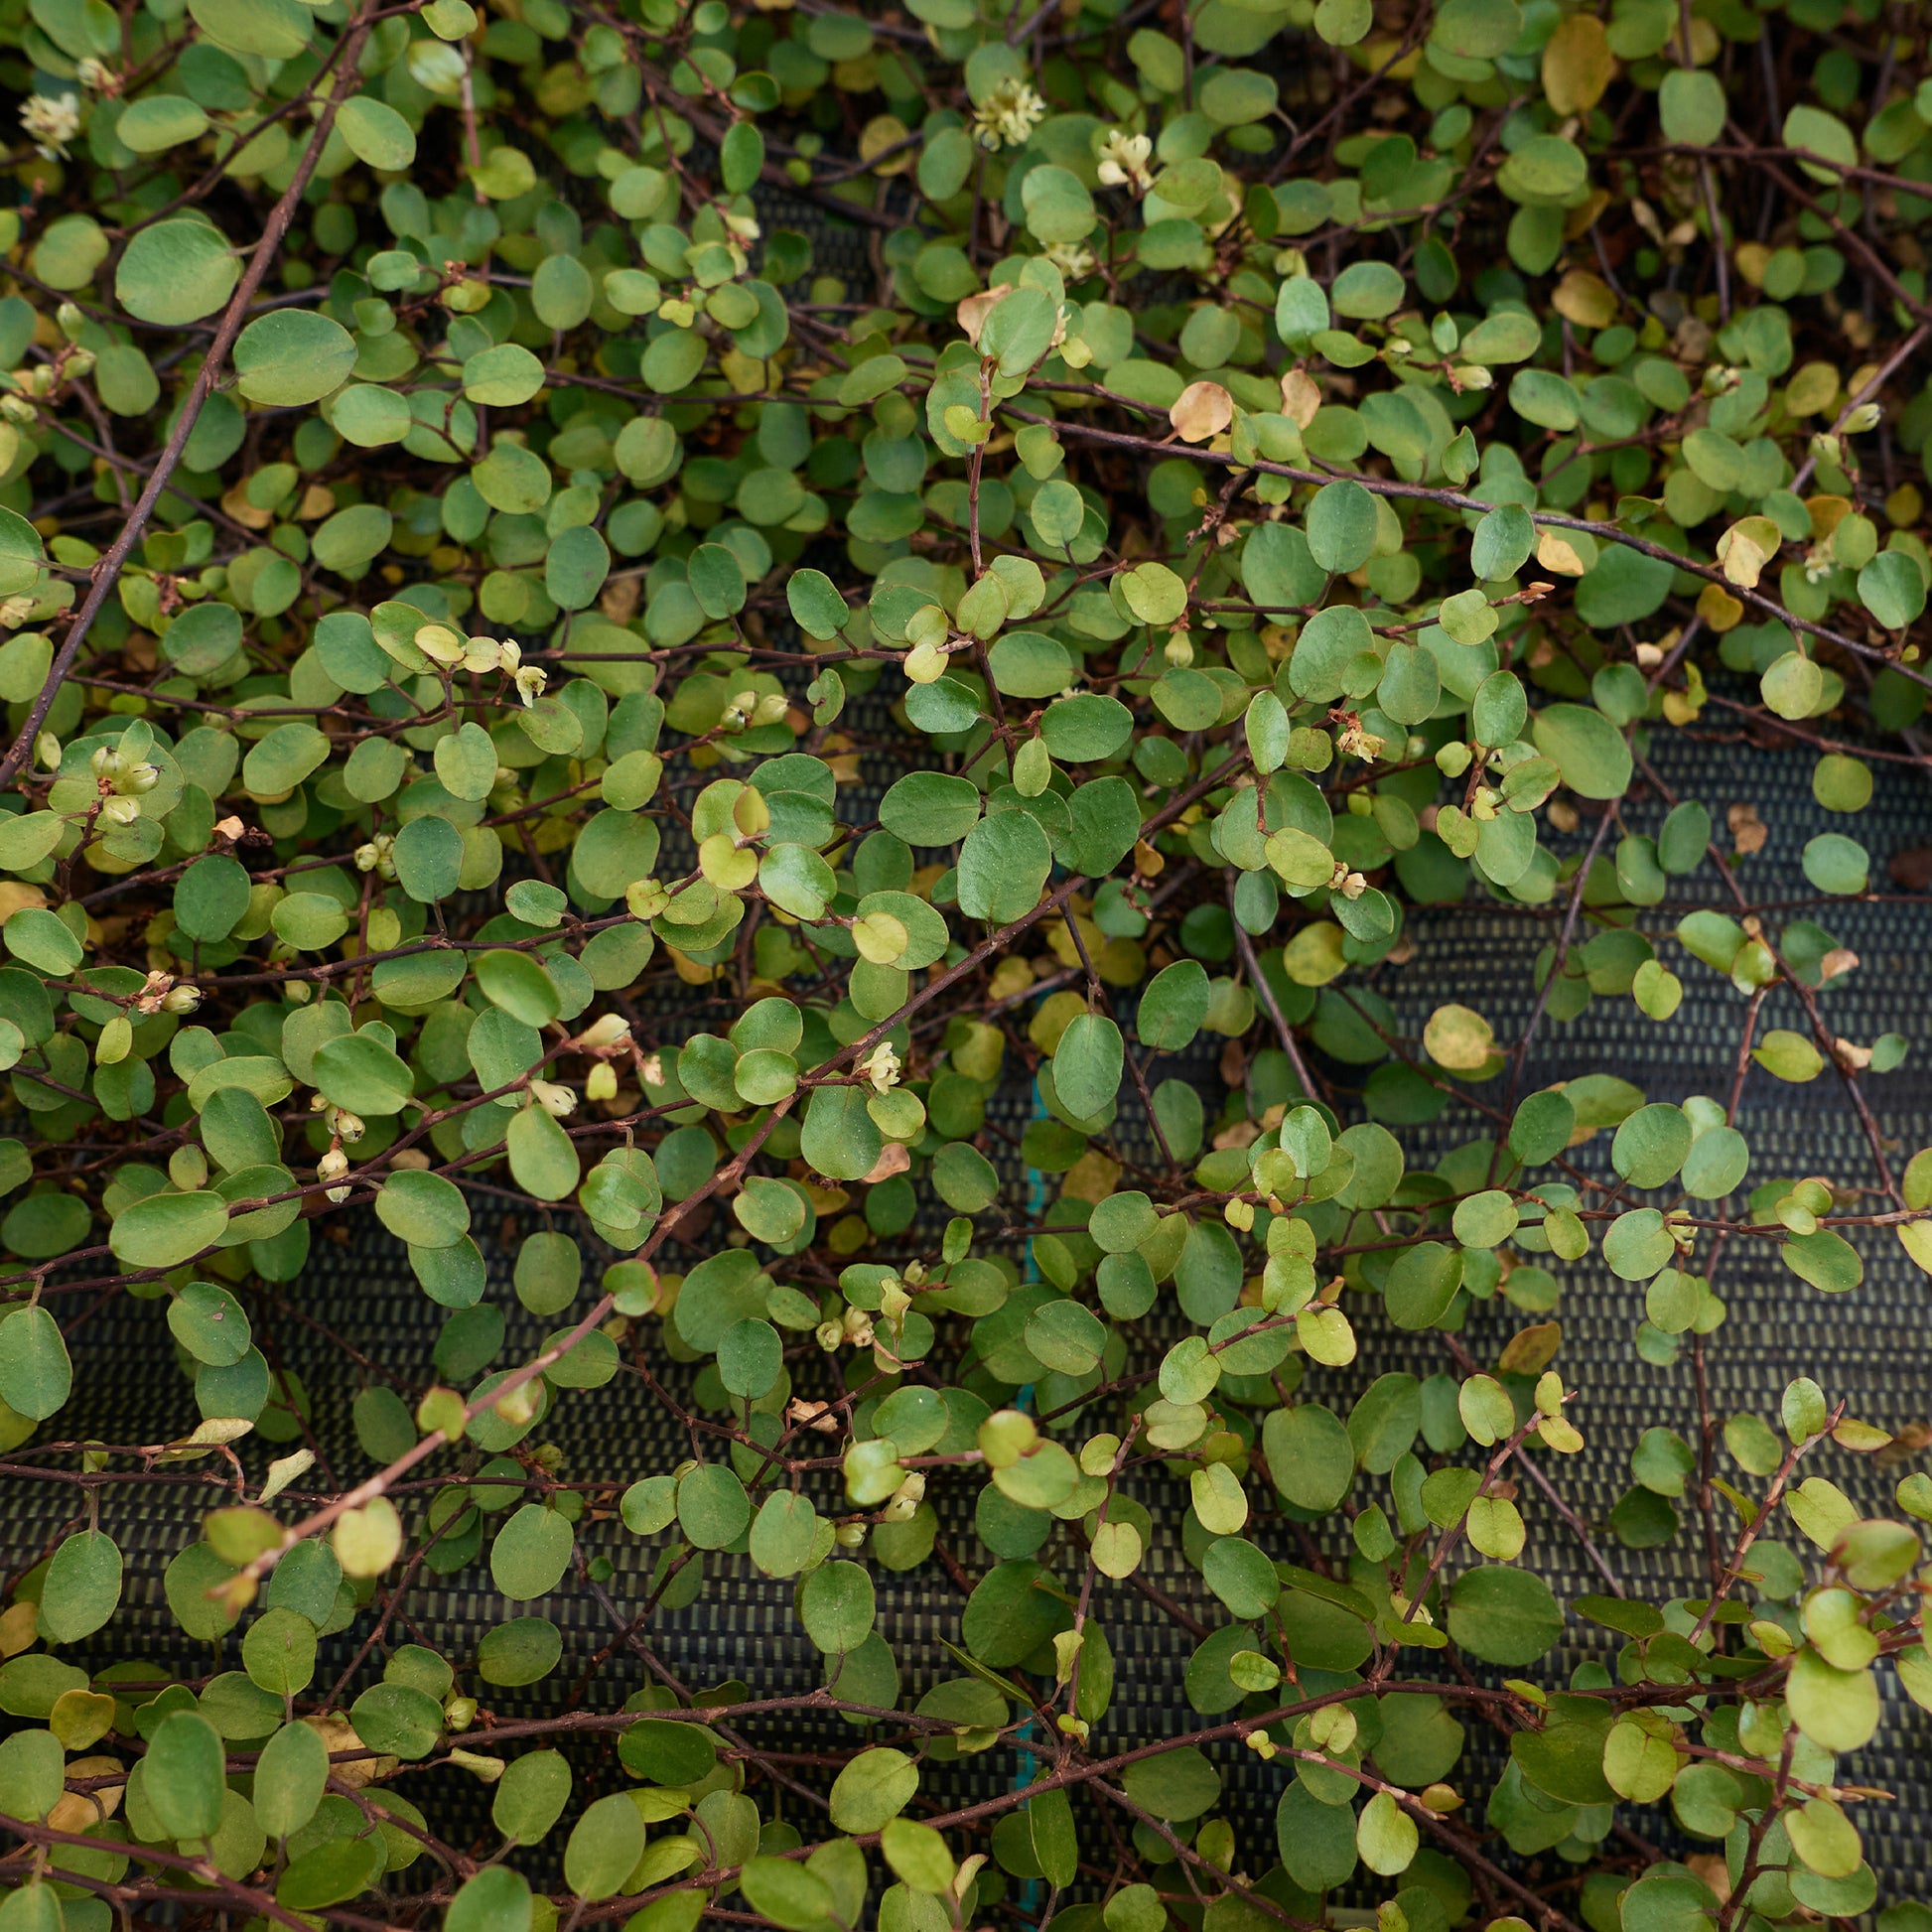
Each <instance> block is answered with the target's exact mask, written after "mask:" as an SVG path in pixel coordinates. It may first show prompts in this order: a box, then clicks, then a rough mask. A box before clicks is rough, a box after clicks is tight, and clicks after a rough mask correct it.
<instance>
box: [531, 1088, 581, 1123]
mask: <svg viewBox="0 0 1932 1932" xmlns="http://www.w3.org/2000/svg"><path fill="white" fill-rule="evenodd" d="M530 1097H531V1098H532V1099H533V1100H534V1101H535V1102H536V1103H537V1105H538V1106H539V1107H541V1108H542V1109H543V1111H544V1112H545V1113H546V1114H548V1115H550V1116H551V1118H552V1119H553V1120H562V1119H563V1117H564V1116H565V1115H566V1114H568V1113H572V1112H574V1111H575V1110H576V1107H577V1093H576V1089H575V1088H573V1087H566V1086H560V1085H559V1084H558V1083H557V1082H556V1081H555V1080H532V1081H531V1082H530Z"/></svg>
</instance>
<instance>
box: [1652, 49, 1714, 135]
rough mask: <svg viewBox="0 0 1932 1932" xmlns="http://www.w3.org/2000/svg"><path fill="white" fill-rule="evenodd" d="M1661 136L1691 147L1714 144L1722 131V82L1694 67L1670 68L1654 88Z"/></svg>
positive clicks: (1711, 74)
mask: <svg viewBox="0 0 1932 1932" xmlns="http://www.w3.org/2000/svg"><path fill="white" fill-rule="evenodd" d="M1657 107H1658V112H1659V113H1660V115H1661V116H1662V119H1663V123H1664V138H1665V140H1667V141H1681V142H1683V143H1685V144H1686V145H1687V146H1690V147H1694V148H1709V147H1714V146H1715V145H1716V144H1717V141H1718V137H1719V136H1720V135H1721V134H1723V133H1724V131H1725V90H1724V83H1723V82H1722V81H1721V80H1720V79H1719V78H1718V76H1717V75H1716V74H1715V73H1710V72H1706V71H1704V70H1702V69H1697V68H1674V69H1672V70H1671V71H1670V72H1669V73H1667V74H1665V76H1664V84H1663V85H1662V86H1661V87H1660V88H1659V89H1658V91H1657Z"/></svg>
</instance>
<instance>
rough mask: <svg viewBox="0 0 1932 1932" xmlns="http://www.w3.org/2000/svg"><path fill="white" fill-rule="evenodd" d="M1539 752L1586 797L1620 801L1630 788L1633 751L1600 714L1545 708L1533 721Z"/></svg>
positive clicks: (1572, 708) (1568, 707) (1581, 709)
mask: <svg viewBox="0 0 1932 1932" xmlns="http://www.w3.org/2000/svg"><path fill="white" fill-rule="evenodd" d="M1530 735H1531V738H1532V739H1533V741H1534V742H1535V745H1536V749H1537V750H1538V751H1539V752H1541V753H1542V754H1543V755H1544V756H1545V757H1546V758H1549V759H1555V760H1556V764H1557V768H1558V770H1560V771H1561V772H1562V773H1563V781H1564V783H1565V784H1567V785H1568V786H1569V787H1570V788H1571V790H1572V791H1574V792H1577V793H1578V794H1579V795H1580V796H1582V797H1585V798H1620V797H1622V795H1623V793H1624V792H1625V791H1626V790H1627V789H1628V788H1629V784H1630V773H1631V761H1630V748H1629V746H1628V745H1627V744H1625V743H1624V739H1623V734H1622V733H1621V732H1619V731H1618V730H1617V728H1616V727H1615V726H1614V725H1612V724H1611V723H1610V721H1609V720H1608V719H1607V718H1605V717H1604V716H1603V714H1602V713H1601V712H1600V711H1595V710H1591V709H1590V708H1589V707H1587V706H1585V705H1577V704H1552V705H1545V706H1544V707H1543V709H1542V710H1541V711H1539V712H1537V713H1536V715H1535V717H1534V718H1533V719H1532V720H1531V726H1530Z"/></svg>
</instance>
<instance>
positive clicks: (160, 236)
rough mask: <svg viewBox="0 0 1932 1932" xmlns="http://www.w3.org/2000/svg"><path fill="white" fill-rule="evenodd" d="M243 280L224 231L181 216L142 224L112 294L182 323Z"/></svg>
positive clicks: (154, 318)
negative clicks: (143, 225)
mask: <svg viewBox="0 0 1932 1932" xmlns="http://www.w3.org/2000/svg"><path fill="white" fill-rule="evenodd" d="M291 4H292V0H291ZM298 11H299V9H298ZM217 38H218V37H217ZM304 38H305V40H306V35H305V37H304ZM292 51H293V50H292ZM283 58H286V57H283ZM240 279H241V262H240V259H239V258H238V257H237V256H236V254H235V252H234V251H233V249H231V248H230V247H229V246H228V242H227V238H226V237H225V236H224V235H223V234H222V232H221V230H220V229H219V228H217V227H215V226H214V225H213V223H212V222H209V221H202V220H194V219H191V218H189V217H187V216H183V217H181V218H179V219H176V220H170V221H157V222H156V223H155V224H154V225H153V226H152V227H148V228H142V229H141V230H140V231H139V232H138V233H137V234H136V235H135V236H134V238H133V240H131V241H130V242H129V243H128V244H127V248H126V250H125V251H124V252H123V254H122V256H121V259H120V266H119V267H118V268H116V269H115V271H114V299H115V300H116V301H117V302H119V303H121V304H122V305H123V306H124V307H125V308H126V309H127V311H128V313H129V314H130V315H133V316H138V317H139V318H140V319H141V321H143V322H154V323H165V324H169V325H172V326H179V325H180V324H182V323H186V322H199V321H201V319H202V318H203V317H204V316H206V315H211V314H212V313H213V312H214V311H215V310H216V309H218V308H220V307H221V305H222V304H223V303H224V302H226V301H227V299H228V297H229V296H230V295H232V294H233V293H234V286H235V284H236V282H238V281H239V280H240Z"/></svg>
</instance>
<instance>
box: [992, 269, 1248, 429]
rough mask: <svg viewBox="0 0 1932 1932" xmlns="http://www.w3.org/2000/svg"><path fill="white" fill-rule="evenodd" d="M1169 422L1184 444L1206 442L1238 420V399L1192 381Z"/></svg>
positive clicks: (1176, 401)
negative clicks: (1235, 409)
mask: <svg viewBox="0 0 1932 1932" xmlns="http://www.w3.org/2000/svg"><path fill="white" fill-rule="evenodd" d="M967 299H968V300H969V301H970V300H971V297H968V298H967ZM1168 421H1169V422H1171V423H1172V424H1173V426H1174V430H1175V432H1176V433H1177V434H1178V435H1179V437H1180V440H1181V441H1182V442H1183V443H1205V442H1206V441H1207V440H1208V438H1209V437H1212V436H1219V435H1220V433H1221V432H1222V431H1223V430H1224V429H1226V428H1227V426H1228V425H1229V424H1230V423H1231V422H1233V421H1234V398H1233V397H1232V396H1231V395H1229V394H1228V392H1227V391H1226V390H1225V389H1223V388H1222V387H1221V385H1220V384H1219V383H1218V382H1190V383H1188V385H1187V386H1186V388H1184V389H1183V390H1181V392H1180V394H1179V395H1178V396H1176V397H1175V398H1174V403H1173V408H1172V409H1170V410H1169V411H1168Z"/></svg>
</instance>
